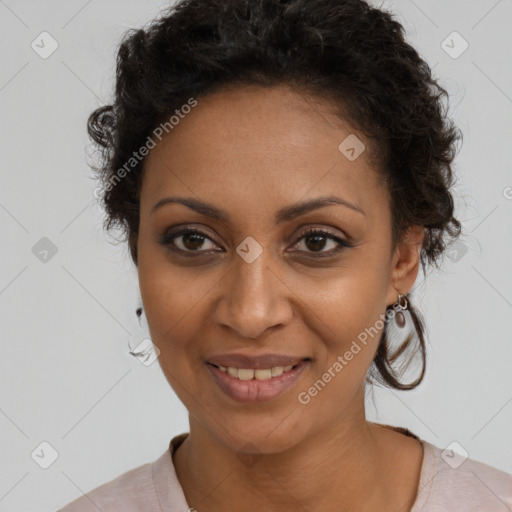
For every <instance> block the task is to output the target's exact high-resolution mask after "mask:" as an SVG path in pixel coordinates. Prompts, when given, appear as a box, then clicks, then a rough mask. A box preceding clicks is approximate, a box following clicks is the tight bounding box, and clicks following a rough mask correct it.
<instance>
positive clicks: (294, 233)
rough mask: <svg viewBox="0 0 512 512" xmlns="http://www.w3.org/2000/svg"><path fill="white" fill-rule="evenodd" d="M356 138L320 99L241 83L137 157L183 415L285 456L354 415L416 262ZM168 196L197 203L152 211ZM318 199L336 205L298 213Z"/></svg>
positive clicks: (156, 335)
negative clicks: (401, 249) (401, 245)
mask: <svg viewBox="0 0 512 512" xmlns="http://www.w3.org/2000/svg"><path fill="white" fill-rule="evenodd" d="M187 110H188V109H187ZM349 136H350V137H351V138H350V139H348V140H347V141H346V142H345V143H344V144H342V146H341V149H340V148H339V147H340V144H341V143H343V142H344V141H345V139H346V138H347V137H349ZM354 136H357V137H358V138H359V140H360V141H363V140H364V137H363V136H362V135H361V134H359V133H358V132H355V131H354V130H353V129H351V128H350V126H348V125H343V124H342V123H341V122H339V120H337V118H335V117H334V116H333V115H332V114H331V113H330V106H329V104H328V103H325V102H321V101H320V100H318V99H314V98H312V97H309V96H308V97H306V96H302V95H300V94H298V93H296V92H293V91H292V90H291V89H289V88H287V87H285V86H278V87H273V88H267V89H264V88H259V87H247V88H243V89H238V90H231V91H223V92H218V93H215V94H212V95H210V96H207V97H204V98H200V99H199V100H198V103H197V105H196V106H195V107H193V108H192V109H191V112H190V113H188V114H187V115H182V116H180V121H179V123H178V124H177V125H175V126H174V128H173V129H172V130H170V131H169V133H165V132H164V136H163V138H162V140H161V141H160V142H158V143H157V145H156V147H155V148H154V149H152V150H151V151H150V153H149V154H148V156H147V157H146V161H145V167H144V178H143V184H142V190H141V200H140V231H139V239H138V272H139V282H140V290H141V295H142V300H143V304H144V309H145V313H146V315H147V319H148V325H149V328H150V334H151V338H152V340H153V343H154V344H155V345H156V346H157V347H158V349H159V350H160V356H159V362H160V366H161V368H162V370H163V372H164V374H165V375H166V378H167V380H168V381H169V383H170V385H171V386H172V388H173V389H174V391H175V392H176V394H177V395H178V397H179V398H180V399H181V401H182V402H183V403H184V405H185V406H186V408H187V409H188V411H189V414H190V420H191V422H195V424H196V425H200V426H201V427H200V428H203V429H205V430H206V431H208V432H209V433H210V434H211V435H213V436H215V437H216V438H217V439H220V440H222V441H223V442H224V443H225V444H226V445H228V446H230V447H232V448H233V449H235V450H238V449H240V448H241V447H242V446H244V445H246V443H248V442H249V443H251V444H253V445H256V446H257V447H258V450H259V451H260V452H262V453H270V452H277V451H282V450H284V449H286V448H289V447H291V446H293V445H295V444H297V443H299V442H300V441H301V440H304V439H306V438H307V437H309V436H313V435H315V434H318V432H320V431H322V430H325V429H327V428H334V427H335V426H336V424H337V422H345V424H347V423H346V422H347V421H349V422H354V421H355V419H356V418H357V420H358V421H359V420H361V418H363V416H362V415H363V414H364V413H363V408H362V407H363V402H364V381H365V376H366V373H367V370H368V368H369V366H370V364H371V362H372V360H373V358H374V355H375V351H376V350H377V346H378V342H379V338H380V334H381V331H382V325H383V324H382V322H381V321H380V320H382V315H383V314H384V313H385V310H386V306H387V305H390V304H393V303H394V302H395V301H396V299H397V284H398V286H400V287H401V288H398V289H399V290H400V291H403V292H406V291H408V289H409V288H410V286H412V284H413V283H414V279H415V277H416V272H417V266H415V263H414V257H413V258H411V259H410V261H409V263H408V265H409V266H404V267H403V268H402V267H400V264H399V259H398V250H396V251H392V246H391V213H390V202H389V195H388V192H387V190H386V189H385V187H384V185H383V183H382V182H381V180H380V179H379V175H378V174H377V173H376V171H375V170H374V169H372V168H371V167H370V166H369V164H368V162H367V158H366V157H367V155H366V154H365V151H364V150H363V151H362V152H361V153H360V154H359V156H358V153H359V152H360V151H361V147H360V146H357V145H354V141H356V142H357V139H355V138H354ZM351 147H353V148H355V149H354V151H352V150H351V149H350V148H351ZM354 157H356V158H354ZM171 196H172V197H173V198H178V199H187V200H188V201H190V203H189V205H190V207H187V206H185V205H184V204H181V203H179V202H166V203H164V204H161V205H160V206H159V207H157V208H156V209H154V207H155V205H156V204H157V203H159V202H160V201H161V200H163V199H165V198H169V197H171ZM327 196H329V197H333V198H338V200H339V203H336V202H329V203H325V204H324V205H323V206H322V207H316V208H315V207H311V208H309V207H308V208H300V205H303V204H306V203H309V202H312V201H315V200H318V199H320V198H325V197H327ZM192 201H193V202H194V203H193V204H195V205H199V204H200V203H201V207H200V208H193V207H192V206H193V204H192ZM203 203H204V204H203ZM342 203H344V204H342ZM206 204H207V205H208V207H207V206H206ZM212 212H215V213H216V215H213V214H212ZM184 228H186V230H188V231H186V232H185V233H183V232H182V231H181V230H182V229H184ZM310 228H314V230H316V231H322V232H324V233H320V234H318V233H315V232H313V234H311V233H309V234H308V233H307V231H308V230H309V229H310ZM166 234H167V235H168V236H167V240H164V238H165V236H166ZM173 235H174V236H173ZM336 239H340V240H341V241H342V242H341V243H340V242H338V241H337V240H336ZM343 241H346V243H347V244H348V245H347V246H344V243H345V242H343ZM164 242H165V243H164ZM414 254H417V251H414ZM411 261H412V263H411ZM406 263H407V262H406ZM404 265H406V264H404ZM398 278H400V280H398ZM363 340H364V341H363ZM357 347H359V350H358V348H357ZM350 354H352V356H351V355H350ZM262 355H271V356H272V355H277V356H286V357H287V358H288V361H285V360H280V359H279V358H276V359H272V357H271V358H270V359H267V360H266V359H257V358H258V357H259V356H262ZM236 356H246V357H247V358H249V359H248V361H245V362H244V361H243V360H238V359H236ZM233 358H234V359H233ZM212 363H215V365H216V366H213V365H212ZM336 363H338V364H336ZM296 364H299V365H298V366H297V367H296V368H295V369H292V370H289V369H288V368H287V367H289V366H295V365H296ZM222 366H226V367H231V368H235V370H233V369H231V370H229V371H230V372H231V374H229V373H226V372H224V371H222V369H221V368H217V367H222ZM280 367H281V368H280ZM282 367H285V369H284V371H283V369H282ZM237 368H243V369H247V368H249V371H245V372H240V374H238V373H237ZM251 368H252V369H253V370H254V369H258V370H259V371H258V372H251V371H250V369H251ZM272 368H273V370H272ZM281 371H282V372H283V373H282V374H281V375H279V373H280V372H281ZM236 375H238V377H237V376H236ZM239 377H242V378H239ZM246 379H247V380H246ZM249 379H251V380H249ZM315 383H316V384H315ZM315 390H316V392H315Z"/></svg>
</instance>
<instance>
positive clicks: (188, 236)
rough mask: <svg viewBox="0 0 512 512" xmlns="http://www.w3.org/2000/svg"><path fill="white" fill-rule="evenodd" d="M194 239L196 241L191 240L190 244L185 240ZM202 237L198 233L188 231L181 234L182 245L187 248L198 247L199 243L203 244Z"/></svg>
mask: <svg viewBox="0 0 512 512" xmlns="http://www.w3.org/2000/svg"><path fill="white" fill-rule="evenodd" d="M194 238H195V239H196V243H195V244H194V242H192V243H191V244H189V243H187V240H191V239H194ZM203 242H204V238H203V236H202V235H198V234H196V233H188V234H185V235H183V245H184V246H185V247H186V248H187V249H199V248H200V247H201V245H203Z"/></svg>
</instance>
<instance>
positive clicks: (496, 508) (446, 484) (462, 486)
mask: <svg viewBox="0 0 512 512" xmlns="http://www.w3.org/2000/svg"><path fill="white" fill-rule="evenodd" d="M421 442H422V444H423V448H424V460H423V465H422V470H421V476H420V484H419V487H418V496H417V500H416V502H415V504H414V507H413V508H412V510H411V512H427V511H430V510H436V511H440V512H441V511H449V510H457V511H459V512H464V511H468V512H469V511H472V510H485V511H486V512H500V511H504V510H507V507H508V509H512V475H511V474H509V473H506V472H505V471H501V470H499V469H497V468H495V467H492V466H489V465H488V464H485V463H483V462H480V461H477V460H474V459H470V458H466V457H463V456H462V455H459V454H458V453H456V452H454V451H453V450H451V449H442V448H439V447H438V446H435V445H433V444H431V443H428V442H427V441H424V440H422V441H421Z"/></svg>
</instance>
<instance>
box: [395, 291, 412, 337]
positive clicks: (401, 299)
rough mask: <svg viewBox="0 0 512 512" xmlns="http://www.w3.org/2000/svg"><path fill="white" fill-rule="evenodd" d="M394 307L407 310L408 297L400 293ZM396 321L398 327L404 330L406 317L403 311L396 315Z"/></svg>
mask: <svg viewBox="0 0 512 512" xmlns="http://www.w3.org/2000/svg"><path fill="white" fill-rule="evenodd" d="M393 306H394V307H395V306H396V307H398V308H400V309H402V310H405V309H407V307H408V306H409V301H408V300H407V297H406V296H405V295H403V294H401V293H399V294H398V299H397V301H396V302H395V304H394V305H393ZM395 320H396V324H397V326H398V327H400V328H403V327H404V326H405V316H404V314H403V313H402V311H398V312H397V313H396V315H395Z"/></svg>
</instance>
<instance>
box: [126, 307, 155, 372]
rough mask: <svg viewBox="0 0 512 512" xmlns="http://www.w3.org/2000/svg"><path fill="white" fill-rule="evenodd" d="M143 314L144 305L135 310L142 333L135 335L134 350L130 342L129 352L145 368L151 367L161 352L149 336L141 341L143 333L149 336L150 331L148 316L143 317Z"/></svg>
mask: <svg viewBox="0 0 512 512" xmlns="http://www.w3.org/2000/svg"><path fill="white" fill-rule="evenodd" d="M143 313H144V309H143V307H142V305H139V306H138V307H137V308H136V309H135V315H136V316H137V320H138V323H139V327H140V332H138V333H136V334H135V335H134V337H135V344H136V347H135V348H134V349H132V348H131V346H130V343H129V342H128V348H129V350H128V352H129V354H131V355H132V356H134V357H135V358H136V359H138V360H139V361H140V362H141V363H142V364H143V365H144V366H150V365H151V364H152V363H153V362H154V361H155V360H156V359H157V358H158V356H159V355H160V350H159V349H158V347H157V346H156V345H155V344H154V343H153V342H152V341H151V339H150V338H148V337H147V336H146V337H144V338H143V339H142V340H141V339H140V335H141V333H143V334H145V335H147V331H148V324H147V319H146V315H143Z"/></svg>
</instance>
